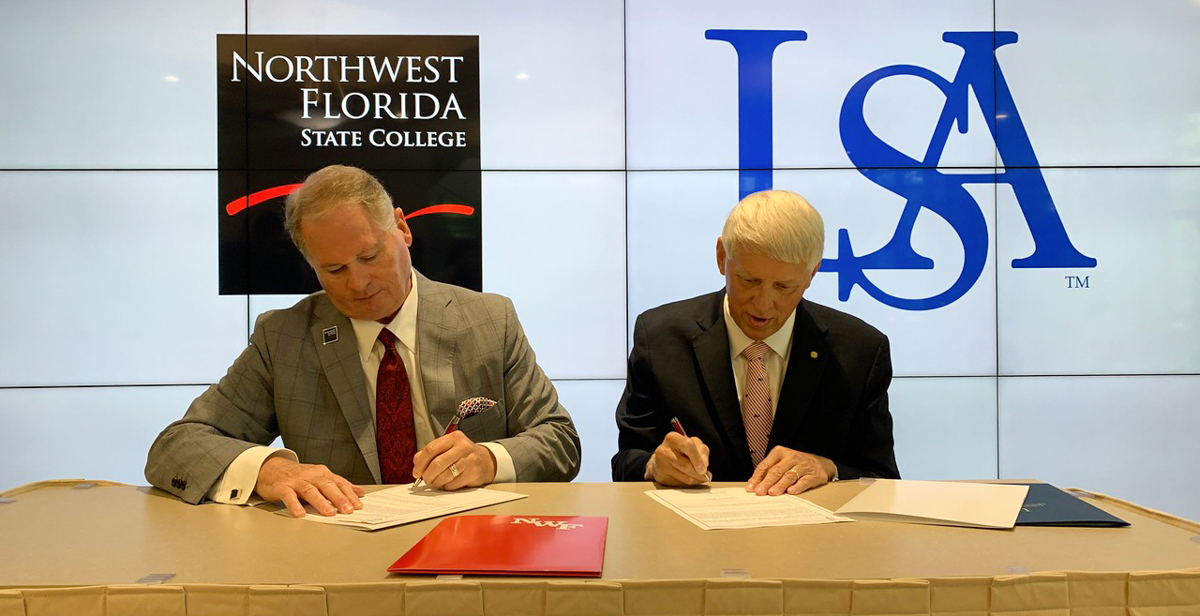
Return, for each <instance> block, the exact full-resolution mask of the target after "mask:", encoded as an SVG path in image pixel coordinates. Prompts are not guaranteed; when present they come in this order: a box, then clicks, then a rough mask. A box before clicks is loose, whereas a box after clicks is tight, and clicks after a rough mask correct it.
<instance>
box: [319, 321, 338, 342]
mask: <svg viewBox="0 0 1200 616" xmlns="http://www.w3.org/2000/svg"><path fill="white" fill-rule="evenodd" d="M321 338H323V339H324V342H325V344H332V343H334V342H337V341H338V333H337V325H334V326H333V327H326V328H325V329H323V330H321Z"/></svg>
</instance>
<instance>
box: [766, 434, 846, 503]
mask: <svg viewBox="0 0 1200 616" xmlns="http://www.w3.org/2000/svg"><path fill="white" fill-rule="evenodd" d="M836 472H837V467H836V466H834V464H833V460H830V459H829V458H822V457H821V456H817V455H813V454H811V453H804V452H803V451H796V450H795V449H788V448H787V447H779V446H776V447H775V448H774V449H772V450H771V451H770V453H768V454H767V457H765V458H763V461H762V462H759V463H758V466H757V467H755V468H754V474H753V475H751V476H750V481H749V482H748V483H746V491H747V492H754V493H755V494H757V495H759V496H763V495H766V494H769V495H771V496H779V495H780V494H783V493H784V492H787V493H788V494H799V493H801V492H803V491H805V490H811V489H812V488H815V487H817V486H823V485H825V484H827V483H829V478H830V477H833V475H834V473H836Z"/></svg>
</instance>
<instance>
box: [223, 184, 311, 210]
mask: <svg viewBox="0 0 1200 616" xmlns="http://www.w3.org/2000/svg"><path fill="white" fill-rule="evenodd" d="M297 188H300V185H299V184H284V185H283V186H276V187H275V188H268V189H266V190H260V191H258V192H256V193H250V195H248V196H246V197H242V198H240V199H234V200H233V201H230V202H229V203H226V204H225V213H226V214H229V215H230V216H233V215H234V214H237V213H238V212H240V211H242V210H244V209H246V208H248V207H251V206H255V205H258V204H259V203H262V202H263V201H267V200H269V199H274V198H275V197H282V196H284V195H286V194H288V193H290V192H292V191H293V190H296V189H297Z"/></svg>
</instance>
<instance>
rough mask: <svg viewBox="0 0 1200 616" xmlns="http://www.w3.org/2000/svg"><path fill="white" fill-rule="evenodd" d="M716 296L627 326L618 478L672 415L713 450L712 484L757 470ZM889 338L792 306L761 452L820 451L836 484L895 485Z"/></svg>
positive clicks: (640, 462)
mask: <svg viewBox="0 0 1200 616" xmlns="http://www.w3.org/2000/svg"><path fill="white" fill-rule="evenodd" d="M724 297H725V292H724V291H718V292H716V293H710V294H707V295H701V296H700V297H695V298H692V299H688V300H683V301H680V302H675V303H671V304H666V305H664V306H659V307H658V308H654V309H652V310H648V311H646V312H645V313H643V314H642V315H641V316H639V317H638V319H637V322H636V324H635V325H634V329H633V351H632V353H630V355H629V373H628V380H627V381H626V385H625V393H624V394H623V395H622V396H621V402H620V404H619V405H618V407H617V427H618V429H619V435H618V439H617V443H618V446H617V449H618V451H617V454H616V455H615V456H613V459H612V471H613V479H614V480H615V481H642V480H643V478H644V472H645V467H646V463H647V462H648V461H649V460H650V456H651V455H652V454H653V452H654V449H655V448H656V447H658V445H659V444H660V443H662V441H663V438H664V437H665V436H666V435H667V433H668V432H670V431H671V425H670V421H671V418H672V417H678V418H679V421H680V423H681V424H683V427H684V429H685V430H686V431H687V433H688V436H694V437H699V438H700V440H702V441H704V443H705V444H706V445H708V447H709V449H710V455H709V471H710V472H711V473H712V475H713V480H714V481H745V480H747V479H749V478H750V475H751V474H752V473H753V472H754V465H753V464H752V463H751V460H750V449H749V447H748V446H747V444H746V430H745V427H744V425H743V423H742V412H741V406H740V404H739V401H738V395H737V386H736V384H735V383H734V378H733V367H732V364H731V362H730V351H729V336H728V333H727V331H726V328H725V318H724V304H723V300H724ZM891 380H892V363H891V355H890V351H889V346H888V339H887V336H884V335H883V334H882V333H880V332H879V330H876V329H875V328H874V327H871V326H870V325H868V324H866V323H864V322H863V321H862V320H860V319H858V318H856V317H853V316H851V315H848V314H846V313H844V312H839V311H837V310H834V309H832V308H828V307H825V306H822V305H820V304H814V303H812V302H810V301H808V300H803V301H801V303H800V305H799V306H798V307H797V308H796V322H795V329H794V331H793V333H792V351H791V355H790V359H789V360H788V366H787V372H786V374H785V375H784V379H783V386H782V388H781V390H780V393H779V404H778V405H777V408H776V411H775V422H774V425H773V426H772V428H771V439H770V444H769V446H768V451H770V448H773V447H775V446H776V445H782V446H784V447H788V448H791V449H795V450H798V451H803V452H807V453H812V454H816V455H820V456H824V457H826V458H829V459H831V460H833V462H834V463H835V464H836V465H837V469H838V477H839V478H840V479H856V478H858V477H887V478H899V477H900V472H899V470H897V468H896V456H895V453H894V450H893V440H892V416H891V414H890V413H889V412H888V398H887V389H888V385H889V384H890V383H891Z"/></svg>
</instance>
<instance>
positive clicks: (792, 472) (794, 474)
mask: <svg viewBox="0 0 1200 616" xmlns="http://www.w3.org/2000/svg"><path fill="white" fill-rule="evenodd" d="M783 474H784V475H791V476H792V481H793V482H796V481H800V473H798V472H796V469H794V468H789V469H787V470H786V471H784V473H783Z"/></svg>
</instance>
